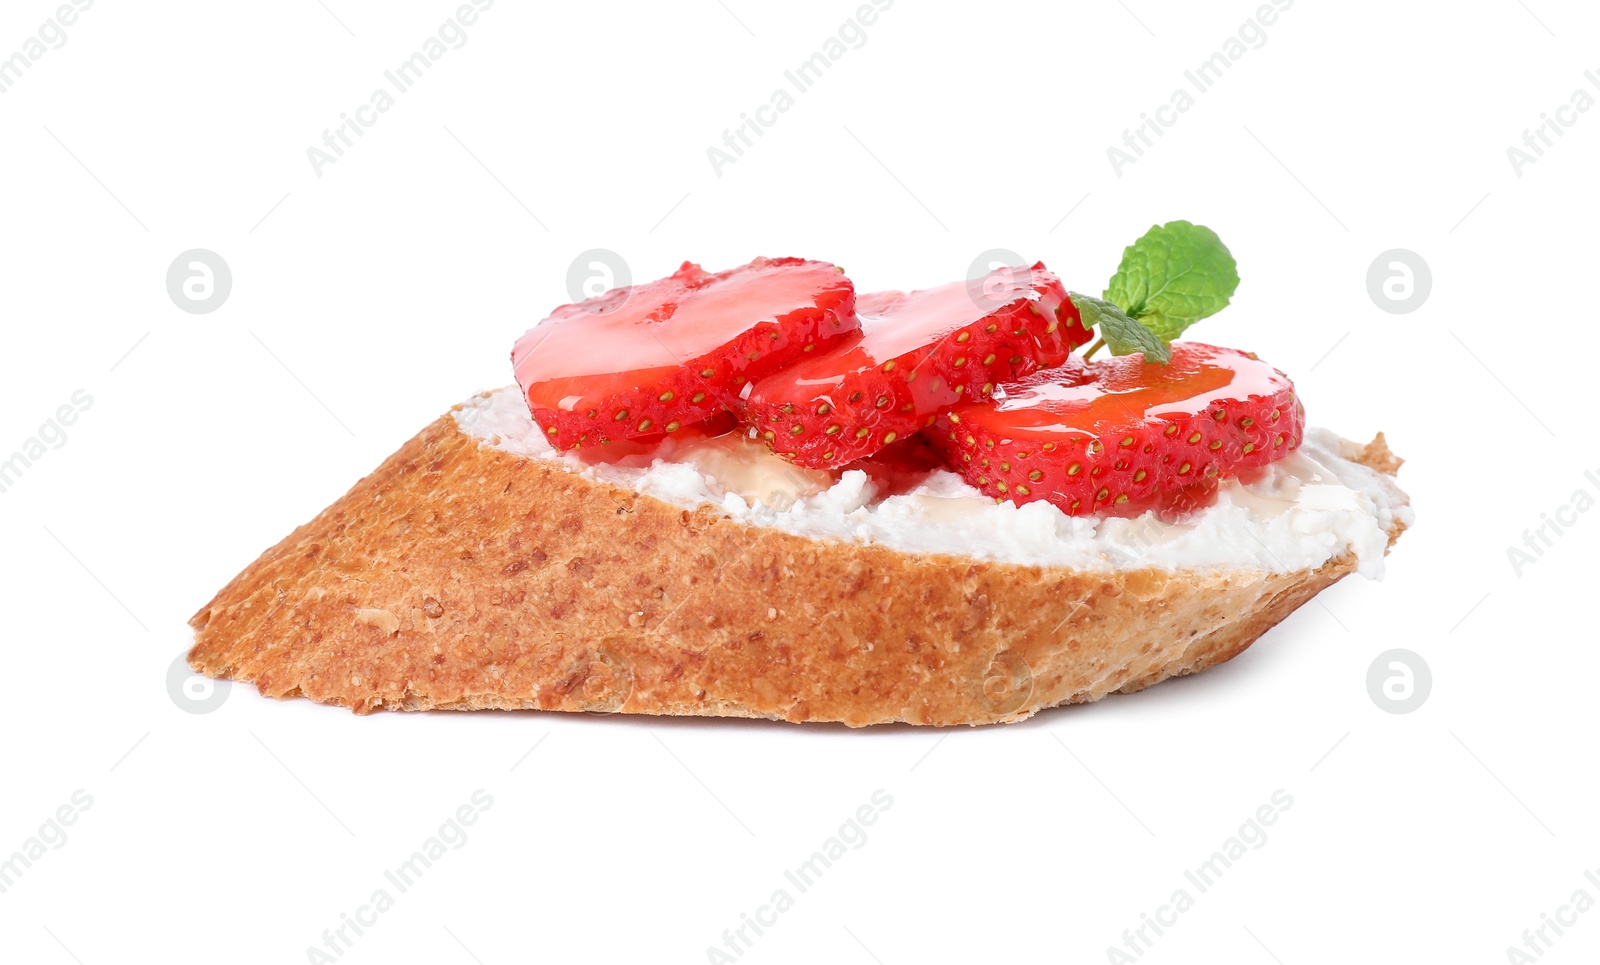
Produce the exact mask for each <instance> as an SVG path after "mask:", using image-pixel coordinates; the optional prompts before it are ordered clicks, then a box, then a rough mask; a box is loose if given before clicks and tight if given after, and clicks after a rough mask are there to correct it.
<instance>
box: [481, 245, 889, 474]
mask: <svg viewBox="0 0 1600 965" xmlns="http://www.w3.org/2000/svg"><path fill="white" fill-rule="evenodd" d="M858 327H859V326H858V323H857V321H856V314H855V288H854V286H852V285H851V284H850V280H849V279H848V278H846V277H845V276H844V274H843V270H842V269H840V268H837V267H835V266H833V265H830V264H828V263H826V262H820V261H807V260H805V259H801V258H757V259H756V260H754V261H752V262H750V263H749V264H748V265H744V266H741V267H739V268H734V269H730V270H728V271H723V272H718V273H716V274H711V273H709V272H706V271H704V270H703V269H701V267H700V266H699V265H696V264H692V263H690V262H684V264H683V267H681V268H679V269H678V270H677V271H676V272H674V273H673V274H672V275H670V276H668V277H666V278H663V279H661V280H659V281H654V282H650V283H648V284H644V285H633V286H630V287H625V288H617V289H613V290H611V291H609V292H606V293H605V294H604V295H601V296H599V297H598V298H591V299H589V300H588V301H585V302H582V303H580V304H577V305H563V306H562V307H560V308H558V309H556V310H555V311H554V312H552V313H551V315H550V317H549V318H546V319H545V320H544V321H542V322H540V323H539V324H538V325H536V326H534V327H533V328H532V329H530V330H529V331H528V333H527V334H526V335H524V336H522V338H520V339H518V340H517V344H516V347H515V348H514V349H512V352H511V362H512V365H513V367H514V368H515V369H516V375H517V384H518V385H520V386H521V387H522V392H523V395H524V397H525V398H526V399H527V402H528V409H529V411H530V412H531V413H532V414H533V420H534V421H535V422H537V423H538V424H539V426H540V428H542V429H544V431H545V432H546V434H548V435H549V436H550V437H551V439H552V441H553V442H554V443H555V445H556V446H557V447H558V448H561V449H572V448H578V447H588V446H599V445H604V444H606V443H609V442H611V441H613V440H618V439H638V438H645V437H651V436H656V435H660V434H662V433H671V432H676V431H677V430H678V429H679V428H681V427H682V426H686V425H690V424H692V423H695V422H699V421H700V420H702V419H706V418H708V417H710V416H713V415H715V414H716V413H718V412H721V411H724V410H727V409H731V408H733V407H735V406H736V405H737V403H738V402H739V396H740V393H741V392H744V391H747V390H748V387H749V384H750V383H751V382H752V381H754V380H756V379H760V378H764V377H766V376H768V375H771V374H772V373H774V372H776V371H778V370H779V369H781V368H783V367H785V366H787V365H790V364H792V363H793V362H795V361H797V360H799V359H801V358H804V357H806V356H807V355H808V354H809V353H813V352H816V353H822V352H825V351H826V350H827V349H828V348H829V347H830V345H831V344H832V343H833V342H835V341H836V340H838V339H839V338H841V337H842V336H844V335H846V334H848V333H851V332H854V331H855V330H856V329H857V328H858Z"/></svg>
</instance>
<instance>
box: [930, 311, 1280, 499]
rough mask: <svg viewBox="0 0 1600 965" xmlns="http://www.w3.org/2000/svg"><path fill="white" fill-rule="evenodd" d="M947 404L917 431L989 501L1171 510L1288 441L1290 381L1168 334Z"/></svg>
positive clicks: (1272, 456) (1233, 354)
mask: <svg viewBox="0 0 1600 965" xmlns="http://www.w3.org/2000/svg"><path fill="white" fill-rule="evenodd" d="M1003 389H1004V391H1003V397H1002V395H1001V394H999V393H997V395H996V397H995V398H994V399H987V400H973V401H971V402H966V403H963V404H961V405H959V406H956V407H955V408H954V409H952V410H951V411H950V412H949V413H948V414H947V415H945V416H944V417H942V418H941V419H940V420H939V422H938V424H937V425H936V427H935V428H934V429H932V430H930V431H929V432H928V435H929V437H930V438H931V439H932V440H933V442H934V443H935V445H937V446H939V447H940V448H941V449H942V450H943V451H944V453H945V458H946V461H947V462H948V463H949V465H950V466H951V467H952V468H954V469H955V470H956V471H957V472H960V473H961V474H962V476H964V477H965V478H966V480H967V481H968V482H970V483H972V484H973V485H974V486H977V487H978V488H979V489H981V490H983V492H985V493H986V494H988V495H990V496H994V497H995V498H997V499H1009V500H1014V501H1015V502H1017V503H1025V502H1032V501H1034V500H1039V499H1044V500H1048V501H1049V502H1051V503H1053V504H1054V505H1056V506H1057V507H1059V508H1060V509H1061V510H1062V511H1063V512H1065V513H1067V514H1068V515H1071V516H1086V515H1089V514H1091V513H1100V514H1105V515H1115V516H1131V515H1136V514H1138V513H1141V512H1143V511H1145V510H1147V509H1156V510H1161V511H1167V512H1181V511H1183V510H1185V509H1188V508H1195V507H1196V506H1197V505H1203V504H1204V503H1206V502H1209V501H1210V498H1211V495H1212V494H1213V493H1214V492H1215V489H1216V482H1217V480H1218V479H1221V478H1224V477H1227V476H1231V475H1234V474H1236V473H1238V472H1239V471H1241V470H1244V469H1250V468H1255V467H1259V466H1264V465H1266V464H1267V463H1269V462H1272V461H1273V460H1276V459H1281V458H1282V457H1284V456H1286V455H1288V454H1289V453H1290V452H1291V451H1293V450H1294V449H1295V448H1297V447H1298V446H1299V445H1300V439H1301V434H1302V432H1303V431H1304V427H1305V410H1304V408H1303V407H1302V406H1301V405H1300V402H1299V400H1298V399H1296V398H1295V394H1294V384H1293V383H1291V382H1290V381H1289V379H1288V378H1287V377H1286V376H1284V374H1283V373H1281V372H1279V371H1278V370H1277V369H1274V368H1273V367H1272V366H1270V365H1268V364H1267V363H1265V362H1262V361H1260V360H1259V359H1257V358H1256V356H1255V355H1253V354H1250V353H1245V352H1239V351H1235V350H1233V349H1226V348H1216V347H1214V346H1210V345H1202V344H1200V343H1198V342H1176V343H1173V345H1172V361H1171V362H1170V363H1169V364H1167V365H1158V364H1156V363H1146V362H1145V361H1144V357H1143V356H1141V355H1127V356H1122V357H1120V358H1113V359H1106V360H1104V361H1099V362H1083V361H1081V360H1079V359H1073V360H1072V361H1071V362H1070V363H1069V364H1067V365H1065V366H1062V367H1061V368H1058V369H1054V370H1052V371H1049V372H1040V373H1038V374H1036V375H1033V376H1030V377H1028V378H1025V379H1022V380H1020V381H1018V382H1016V383H1012V384H1009V385H1006V386H1004V387H1003Z"/></svg>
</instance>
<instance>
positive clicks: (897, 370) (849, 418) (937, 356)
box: [744, 264, 1090, 469]
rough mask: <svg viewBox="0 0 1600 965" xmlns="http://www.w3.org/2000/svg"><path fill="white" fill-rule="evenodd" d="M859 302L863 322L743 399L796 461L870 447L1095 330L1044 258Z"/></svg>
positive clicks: (757, 427)
mask: <svg viewBox="0 0 1600 965" xmlns="http://www.w3.org/2000/svg"><path fill="white" fill-rule="evenodd" d="M856 310H857V314H858V315H859V316H860V318H861V330H860V332H858V333H856V334H853V335H847V336H845V337H844V338H842V339H840V340H839V342H838V343H837V344H836V345H835V346H834V347H833V348H831V349H830V350H829V351H827V352H824V353H819V354H818V355H816V356H814V357H811V358H806V359H804V360H802V361H801V362H799V363H798V364H796V365H794V366H792V367H790V368H787V369H785V370H783V371H781V372H779V373H778V374H776V375H774V376H771V377H770V378H767V379H765V380H763V381H761V382H758V383H757V384H756V386H755V388H754V390H753V391H752V392H751V395H750V398H749V400H748V401H747V402H746V405H745V408H744V418H745V421H746V424H747V425H749V426H750V430H751V431H752V432H753V433H755V434H756V435H758V436H759V437H760V438H762V439H764V440H766V442H767V444H768V445H769V446H771V447H772V449H773V450H774V451H775V452H777V453H778V454H780V455H782V456H784V457H785V458H787V459H789V460H790V461H792V462H795V463H797V464H799V465H802V466H807V467H809V468H814V469H825V468H834V467H838V466H843V465H845V464H847V463H850V462H853V461H855V460H857V459H861V458H864V457H866V456H870V455H872V454H873V453H874V452H877V451H878V450H879V449H882V448H883V447H884V446H887V445H890V444H892V443H894V441H895V440H897V439H904V438H906V437H907V436H909V435H911V434H912V433H914V432H916V431H918V430H919V429H922V428H925V427H926V426H928V425H929V424H930V422H931V421H932V419H933V418H934V417H935V416H936V415H937V414H938V413H940V412H943V411H945V410H946V409H948V408H950V407H951V406H953V405H955V404H956V403H958V402H960V401H961V400H962V399H964V398H969V399H970V398H983V397H986V396H988V395H989V394H990V393H991V392H992V391H993V390H994V387H995V386H996V385H998V384H1000V383H1001V382H1004V381H1008V380H1012V379H1016V378H1019V377H1021V376H1025V375H1027V374H1029V373H1031V372H1033V371H1035V370H1037V369H1040V368H1048V367H1050V366H1054V365H1059V364H1061V363H1062V362H1063V361H1065V360H1066V359H1067V358H1068V357H1069V356H1070V354H1071V352H1072V349H1073V348H1075V347H1077V346H1079V345H1082V344H1084V343H1085V342H1087V341H1089V338H1090V332H1089V330H1088V329H1086V328H1084V327H1083V324H1082V322H1081V321H1080V319H1079V317H1078V311H1077V309H1076V308H1075V307H1074V306H1073V304H1072V302H1071V301H1069V300H1068V299H1067V294H1066V290H1065V289H1064V288H1063V287H1062V284H1061V281H1060V280H1059V279H1058V278H1056V276H1055V275H1054V274H1052V273H1050V272H1049V271H1047V270H1046V269H1045V267H1044V265H1042V264H1036V265H1034V266H1033V267H1032V268H1021V267H1018V268H1005V269H1000V270H998V271H995V272H991V273H990V274H989V275H988V276H987V277H985V278H983V279H980V280H978V281H976V282H954V283H952V284H949V285H943V286H940V287H938V288H931V289H928V290H926V291H916V292H911V293H909V294H907V293H903V292H879V293H875V294H870V295H862V296H860V297H859V298H858V300H857V303H856Z"/></svg>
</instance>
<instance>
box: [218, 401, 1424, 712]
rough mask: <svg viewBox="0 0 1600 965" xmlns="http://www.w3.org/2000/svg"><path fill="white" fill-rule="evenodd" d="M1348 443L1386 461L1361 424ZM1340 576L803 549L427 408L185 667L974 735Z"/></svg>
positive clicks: (383, 702) (1277, 614)
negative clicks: (486, 437) (432, 418)
mask: <svg viewBox="0 0 1600 965" xmlns="http://www.w3.org/2000/svg"><path fill="white" fill-rule="evenodd" d="M1346 455H1347V457H1349V458H1351V459H1353V460H1355V461H1359V462H1361V463H1363V464H1365V465H1367V466H1368V467H1371V468H1373V469H1376V470H1379V471H1382V472H1386V473H1389V474H1393V472H1394V471H1395V469H1396V468H1398V465H1399V460H1397V459H1396V458H1395V457H1394V456H1393V454H1392V453H1390V452H1389V450H1388V447H1387V446H1386V445H1385V444H1384V440H1383V436H1382V435H1379V436H1378V437H1377V438H1376V439H1374V440H1373V441H1372V442H1371V443H1369V444H1368V445H1366V446H1365V447H1352V449H1351V451H1349V452H1348V453H1346ZM1403 528H1404V527H1403V525H1402V524H1399V523H1396V524H1395V525H1394V527H1393V528H1392V530H1391V531H1390V534H1389V536H1390V543H1391V545H1392V544H1393V541H1394V539H1395V538H1397V537H1398V536H1399V535H1400V532H1401V530H1403ZM1355 565H1356V561H1355V559H1354V558H1353V557H1351V556H1341V557H1338V558H1335V559H1333V560H1330V561H1329V562H1327V563H1325V564H1323V565H1322V566H1321V567H1318V568H1316V569H1311V570H1302V571H1298V572H1266V571H1259V570H1246V569H1228V570H1216V571H1194V570H1176V571H1174V570H1166V569H1131V570H1115V571H1111V570H1107V571H1078V570H1074V569H1070V568H1063V567H1030V566H1019V565H1012V564H1004V563H992V562H983V561H979V560H974V559H966V558H960V557H954V556H932V555H911V554H907V553H902V552H898V551H895V550H892V549H888V548H886V547H882V546H876V545H866V544H861V543H849V542H838V541H823V540H814V539H808V538H805V537H801V536H795V535H790V534H787V533H784V532H781V531H778V530H774V529H768V528H758V527H753V526H750V525H746V524H744V523H741V522H738V521H735V520H733V519H730V518H728V517H726V516H725V515H723V514H722V513H720V512H718V511H717V510H716V509H715V508H714V507H702V508H699V509H696V510H685V509H682V508H679V507H676V506H672V505H669V504H667V503H665V502H662V501H659V500H657V499H654V498H652V497H649V496H642V495H640V494H638V493H635V492H632V491H629V490H626V489H620V488H617V487H615V486H611V485H608V484H606V483H603V482H597V481H594V480H592V479H589V478H587V477H585V476H583V475H580V474H578V473H575V472H572V471H569V470H568V469H565V468H563V466H562V465H561V464H560V463H559V462H556V461H552V460H546V459H527V458H522V457H519V456H516V455H512V454H508V453H506V452H502V451H499V450H497V449H493V448H490V447H488V446H485V445H482V444H481V443H480V442H479V441H478V440H477V439H475V438H473V437H472V436H469V435H466V434H464V433H462V432H461V431H460V429H459V428H458V425H457V422H456V420H455V419H454V418H453V417H452V416H451V415H445V416H443V417H441V418H440V419H439V420H437V421H436V422H434V423H433V424H432V425H429V426H428V427H427V428H426V429H424V430H423V431H422V432H421V433H420V434H418V435H417V436H416V437H415V438H413V439H412V440H411V441H410V442H408V443H406V444H405V445H404V446H403V447H402V448H401V449H400V450H399V451H398V452H396V453H395V454H394V455H393V456H391V457H389V459H388V460H387V461H386V462H384V464H383V465H382V466H381V467H379V469H378V470H377V471H376V472H375V473H373V474H372V475H370V476H368V477H366V478H365V479H363V480H361V481H360V482H359V483H357V484H356V485H355V487H354V488H353V489H351V490H350V492H348V493H347V494H345V495H344V496H343V497H342V498H341V499H339V500H338V501H337V502H335V503H334V504H333V505H331V506H329V507H328V508H327V509H326V510H324V511H323V512H322V513H321V514H319V515H318V516H317V517H316V518H315V519H313V520H311V521H310V522H309V523H306V524H305V525H303V526H301V527H300V528H299V529H297V530H295V531H294V532H293V533H292V534H290V535H289V536H288V537H287V538H286V539H284V540H283V541H282V542H280V543H279V544H278V545H276V546H274V547H272V548H271V549H269V550H267V551H266V552H265V553H263V554H262V555H261V557H260V558H259V559H257V560H256V561H255V562H254V563H252V564H251V565H250V566H249V567H247V568H246V569H245V570H244V572H242V573H240V574H239V575H238V576H237V577H235V578H234V580H233V581H232V582H231V583H229V584H228V585H227V586H226V587H224V588H223V589H222V591H221V592H219V593H218V594H217V595H216V597H215V598H214V599H212V600H211V602H210V603H208V604H206V606H205V607H203V608H202V609H201V610H200V612H199V613H197V614H195V616H194V617H193V618H192V619H191V620H190V624H191V626H192V627H193V628H194V631H195V643H194V647H193V649H192V650H191V651H190V653H189V663H190V665H191V666H192V667H193V668H194V669H195V670H197V671H199V672H201V673H205V674H209V675H211V676H213V677H219V678H225V679H234V680H246V681H250V682H253V683H254V684H255V685H256V686H257V688H259V690H260V691H261V693H262V694H265V695H267V696H271V697H292V696H304V697H309V698H311V699H313V700H317V701H321V702H324V703H331V704H339V705H343V706H346V707H349V708H351V709H353V710H355V711H356V712H357V713H368V712H371V711H374V710H379V709H388V710H435V709H437V710H479V709H490V708H497V709H537V710H558V711H607V712H609V711H621V712H624V713H636V714H674V715H700V716H724V717H766V718H773V719H783V720H790V721H808V720H810V721H841V722H843V723H845V724H849V725H852V726H862V725H867V724H878V723H887V722H891V721H904V722H907V723H911V724H934V725H949V724H985V723H992V722H999V721H1016V720H1021V719H1023V718H1026V717H1028V716H1030V715H1032V714H1033V713H1035V712H1036V711H1038V710H1040V709H1042V708H1046V707H1054V706H1057V705H1060V704H1068V703H1078V702H1083V701H1092V700H1098V699H1099V698H1101V697H1104V696H1105V695H1107V694H1109V693H1112V692H1115V691H1122V692H1130V691H1134V690H1139V689H1142V688H1144V687H1148V686H1150V685H1151V684H1154V683H1157V682H1159V681H1161V680H1164V679H1166V678H1168V677H1172V676H1176V675H1180V674H1189V673H1194V672H1197V671H1200V670H1204V669H1206V668H1207V667H1211V666H1214V665H1215V664H1218V663H1221V662H1223V661H1225V660H1228V659H1229V658H1231V657H1233V656H1235V655H1237V654H1238V653H1240V652H1241V651H1243V650H1244V649H1245V648H1246V647H1248V646H1249V645H1250V644H1251V643H1252V642H1254V641H1255V640H1256V639H1257V638H1258V637H1260V636H1261V634H1263V633H1265V632H1266V631H1267V630H1268V629H1270V628H1271V627H1273V626H1274V625H1276V624H1277V623H1278V622H1279V621H1280V620H1282V619H1283V618H1284V617H1286V616H1288V615H1289V614H1290V613H1291V612H1293V611H1294V610H1295V608H1296V607H1299V606H1300V605H1301V604H1303V603H1305V602H1306V601H1307V600H1310V599H1311V598H1312V597H1313V596H1315V595H1316V594H1317V593H1319V592H1321V591H1322V590H1323V589H1325V588H1326V587H1328V586H1330V585H1332V584H1333V583H1335V582H1336V581H1338V580H1339V579H1341V578H1343V577H1344V576H1346V575H1347V574H1349V573H1350V572H1352V571H1353V570H1354V569H1355Z"/></svg>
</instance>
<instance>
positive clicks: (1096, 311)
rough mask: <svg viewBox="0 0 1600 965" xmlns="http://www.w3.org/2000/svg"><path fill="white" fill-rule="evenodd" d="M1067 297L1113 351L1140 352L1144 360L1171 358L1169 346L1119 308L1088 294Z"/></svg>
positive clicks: (1124, 352)
mask: <svg viewBox="0 0 1600 965" xmlns="http://www.w3.org/2000/svg"><path fill="white" fill-rule="evenodd" d="M1067 297H1068V298H1070V299H1072V304H1074V305H1076V306H1077V307H1078V314H1079V315H1080V316H1081V317H1082V318H1083V324H1084V326H1085V327H1088V328H1095V327H1097V326H1098V327H1099V329H1100V339H1101V341H1103V342H1105V343H1106V348H1108V349H1110V350H1111V354H1112V355H1132V354H1133V353H1134V352H1143V353H1144V359H1145V361H1146V362H1160V363H1162V364H1163V365H1165V364H1166V363H1167V362H1170V361H1172V350H1171V349H1169V348H1167V343H1166V342H1164V341H1162V340H1161V339H1160V338H1158V337H1156V334H1155V333H1154V332H1152V331H1151V330H1150V329H1148V328H1146V327H1144V326H1143V325H1141V324H1140V323H1139V322H1137V321H1135V320H1134V319H1131V318H1129V317H1128V316H1127V315H1126V314H1125V313H1124V312H1123V311H1122V309H1120V308H1118V307H1117V306H1115V305H1113V304H1111V303H1110V302H1108V301H1104V300H1102V299H1099V298H1095V297H1093V296H1091V295H1080V294H1078V293H1077V292H1069V293H1068V294H1067Z"/></svg>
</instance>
